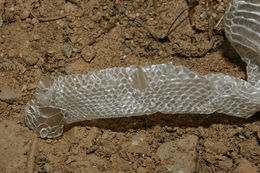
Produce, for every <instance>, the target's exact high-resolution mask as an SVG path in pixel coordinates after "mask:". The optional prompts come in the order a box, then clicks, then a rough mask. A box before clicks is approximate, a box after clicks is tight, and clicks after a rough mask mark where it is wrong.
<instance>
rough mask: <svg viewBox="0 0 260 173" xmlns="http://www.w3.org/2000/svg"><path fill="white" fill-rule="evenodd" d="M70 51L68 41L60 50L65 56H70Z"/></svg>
mask: <svg viewBox="0 0 260 173" xmlns="http://www.w3.org/2000/svg"><path fill="white" fill-rule="evenodd" d="M72 51H73V48H72V46H71V45H70V44H69V43H65V44H63V45H62V47H61V52H62V53H63V55H64V56H65V57H67V58H70V57H71V56H72Z"/></svg>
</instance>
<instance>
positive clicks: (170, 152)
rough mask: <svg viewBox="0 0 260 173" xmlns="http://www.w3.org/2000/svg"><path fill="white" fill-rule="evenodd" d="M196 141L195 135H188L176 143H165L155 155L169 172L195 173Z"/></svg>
mask: <svg viewBox="0 0 260 173" xmlns="http://www.w3.org/2000/svg"><path fill="white" fill-rule="evenodd" d="M198 139H199V138H198V137H197V136H195V135H189V136H186V137H184V138H182V139H179V140H176V141H171V142H165V143H163V144H162V145H161V146H160V147H159V148H158V150H157V153H156V155H157V156H158V157H159V158H160V159H161V161H162V163H163V164H164V165H165V167H166V169H167V170H168V171H169V172H185V173H192V172H196V164H197V163H196V159H197V153H196V146H197V144H198Z"/></svg>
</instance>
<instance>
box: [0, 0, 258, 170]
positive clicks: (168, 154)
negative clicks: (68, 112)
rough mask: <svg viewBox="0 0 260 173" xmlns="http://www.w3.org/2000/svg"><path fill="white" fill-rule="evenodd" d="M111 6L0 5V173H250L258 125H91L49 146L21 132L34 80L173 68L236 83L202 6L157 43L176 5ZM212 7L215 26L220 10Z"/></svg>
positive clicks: (223, 44) (236, 64) (167, 0)
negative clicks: (129, 69)
mask: <svg viewBox="0 0 260 173" xmlns="http://www.w3.org/2000/svg"><path fill="white" fill-rule="evenodd" d="M116 2H118V1H116ZM119 2H120V3H119V4H115V2H114V1H106V0H86V1H80V0H56V1H51V0H45V1H40V0H27V1H22V0H16V1H15V0H8V1H7V0H0V136H1V138H0V156H1V157H0V172H3V173H5V172H8V173H15V172H29V173H30V172H39V173H52V172H53V173H64V172H65V173H74V172H75V173H79V172H82V173H83V172H84V173H88V172H89V173H96V172H109V173H112V172H113V173H114V172H118V173H121V172H122V173H123V172H137V173H145V172H173V173H180V172H185V173H192V172H199V173H204V172H217V173H220V172H235V173H244V172H247V173H256V172H259V171H260V145H259V144H260V121H259V120H260V117H259V115H255V116H253V117H252V118H250V119H239V118H235V117H230V116H226V115H222V114H211V115H189V114H184V115H163V114H160V113H158V114H154V115H150V116H140V117H131V118H117V119H101V120H92V121H85V122H81V123H76V124H72V125H68V126H66V129H65V133H64V135H63V136H62V137H60V138H57V139H53V140H50V139H48V140H43V139H39V138H37V136H36V135H35V134H34V133H33V132H32V131H31V130H29V129H28V128H27V127H26V126H25V124H24V117H23V116H24V113H23V111H24V107H25V105H26V103H27V101H28V100H29V99H30V98H32V96H33V94H34V92H35V88H36V86H37V83H38V81H39V80H40V79H41V77H42V76H44V75H53V76H57V75H66V74H74V73H87V72H90V71H94V70H99V69H104V68H109V67H119V66H129V65H150V64H158V63H168V62H174V64H176V65H184V66H186V67H188V68H190V69H192V70H194V71H197V72H198V73H200V74H208V73H216V72H221V73H224V74H228V75H232V76H235V77H239V78H243V79H246V73H245V64H244V63H243V62H242V61H241V60H240V58H239V56H238V55H237V54H236V53H235V52H234V51H233V49H232V48H231V46H230V45H229V43H228V41H227V39H226V38H225V37H224V30H223V22H220V24H219V25H218V26H217V27H215V28H214V30H213V37H212V38H211V39H209V37H208V15H207V14H208V9H209V7H208V4H207V1H206V0H205V1H204V0H203V1H199V4H198V5H197V6H196V7H195V13H194V22H193V24H192V25H193V27H192V25H191V23H190V22H189V20H188V19H187V18H186V19H185V17H186V16H187V13H186V12H185V13H184V17H183V18H182V19H184V21H183V22H182V23H181V24H180V25H179V26H178V27H176V29H175V30H173V31H172V32H171V33H170V35H168V39H167V40H164V39H162V38H164V37H165V36H166V34H167V31H168V29H169V27H170V25H171V23H172V22H173V20H174V19H175V18H176V17H177V16H178V14H180V13H181V11H182V10H183V9H185V8H187V7H188V5H187V3H186V1H185V0H174V1H173V0H158V9H157V10H155V9H154V8H153V2H152V1H151V0H149V1H146V0H135V1H126V0H120V1H119ZM213 2H214V4H213V11H212V16H213V21H214V23H215V24H216V23H217V22H218V21H219V20H220V18H221V17H222V16H223V14H224V11H225V7H226V5H227V3H228V0H218V1H213ZM182 19H180V20H182ZM33 144H34V145H33Z"/></svg>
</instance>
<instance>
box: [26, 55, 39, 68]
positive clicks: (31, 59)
mask: <svg viewBox="0 0 260 173" xmlns="http://www.w3.org/2000/svg"><path fill="white" fill-rule="evenodd" d="M22 59H23V61H24V62H25V63H26V64H27V65H29V66H33V65H35V64H37V62H38V60H39V59H38V58H37V57H34V56H30V55H24V56H22Z"/></svg>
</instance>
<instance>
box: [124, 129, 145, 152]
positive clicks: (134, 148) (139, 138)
mask: <svg viewBox="0 0 260 173" xmlns="http://www.w3.org/2000/svg"><path fill="white" fill-rule="evenodd" d="M123 147H125V148H127V150H128V151H129V152H130V153H137V154H146V155H149V153H150V147H149V145H148V142H147V140H146V136H145V134H137V135H135V136H133V137H132V139H131V141H130V142H127V143H125V144H123Z"/></svg>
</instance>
